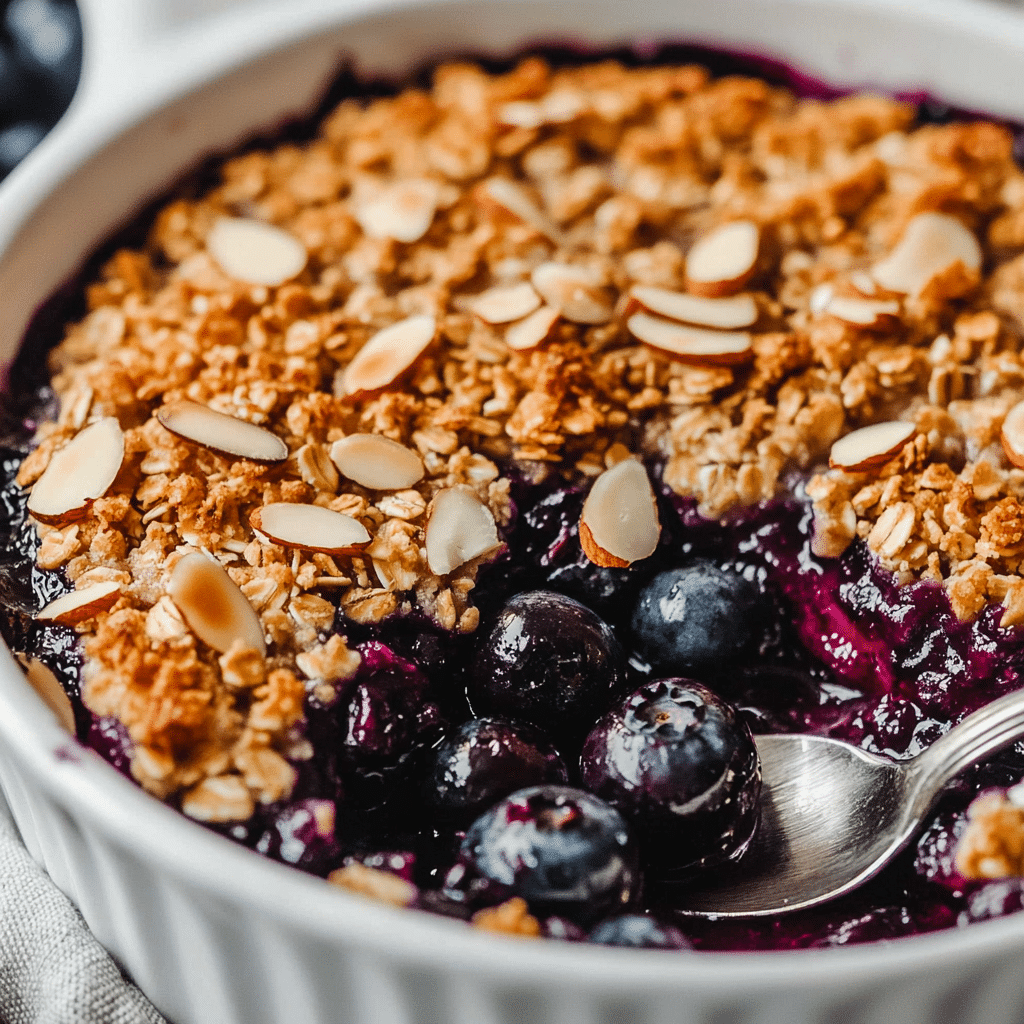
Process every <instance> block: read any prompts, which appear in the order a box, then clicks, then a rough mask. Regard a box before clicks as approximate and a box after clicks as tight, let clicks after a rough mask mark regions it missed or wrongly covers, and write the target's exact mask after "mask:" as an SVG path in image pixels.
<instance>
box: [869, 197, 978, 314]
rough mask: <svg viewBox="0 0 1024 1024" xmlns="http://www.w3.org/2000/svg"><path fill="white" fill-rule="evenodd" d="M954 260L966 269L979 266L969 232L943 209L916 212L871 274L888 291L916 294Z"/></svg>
mask: <svg viewBox="0 0 1024 1024" xmlns="http://www.w3.org/2000/svg"><path fill="white" fill-rule="evenodd" d="M956 263H962V264H963V265H964V267H965V268H966V269H967V270H969V271H977V270H979V269H980V268H981V246H980V245H978V239H977V238H975V237H974V234H973V232H971V231H969V230H968V229H967V228H966V227H964V225H963V224H962V223H961V222H960V221H959V220H957V218H956V217H951V216H950V215H949V214H947V213H919V214H917V216H916V217H913V218H912V219H911V221H910V223H909V224H908V225H907V228H906V230H905V231H904V232H903V237H902V238H901V239H900V240H899V242H897V243H896V247H895V248H894V249H893V251H892V252H891V253H889V255H888V256H887V257H886V258H885V259H883V260H881V261H880V262H879V263H876V264H875V265H874V267H872V268H871V276H872V277H873V278H874V279H875V281H877V282H878V284H880V285H881V286H882V287H883V288H888V289H889V291H893V292H903V293H904V294H907V295H917V294H918V293H919V292H921V291H922V290H923V289H924V288H925V286H926V285H927V284H928V282H929V281H931V279H932V278H933V277H935V276H936V275H937V274H941V273H942V272H943V271H944V270H948V269H949V268H950V267H952V266H953V265H954V264H956Z"/></svg>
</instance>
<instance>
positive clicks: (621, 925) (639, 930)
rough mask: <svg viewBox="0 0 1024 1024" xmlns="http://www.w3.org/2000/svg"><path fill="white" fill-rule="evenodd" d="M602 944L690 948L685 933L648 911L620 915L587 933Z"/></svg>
mask: <svg viewBox="0 0 1024 1024" xmlns="http://www.w3.org/2000/svg"><path fill="white" fill-rule="evenodd" d="M587 938H588V939H590V941H591V942H597V943H599V944H600V945H602V946H626V947H629V948H631V949H692V948H693V946H692V945H691V944H690V941H689V940H688V939H687V938H686V936H685V935H684V934H683V933H682V932H681V931H680V930H679V929H678V928H676V927H675V925H671V924H665V923H664V922H663V921H659V920H658V919H657V918H656V917H649V916H648V915H647V914H619V915H617V916H616V917H609V918H607V919H606V920H604V921H602V922H601V923H600V924H598V925H597V927H595V928H594V929H593V930H592V931H591V932H590V935H588V936H587Z"/></svg>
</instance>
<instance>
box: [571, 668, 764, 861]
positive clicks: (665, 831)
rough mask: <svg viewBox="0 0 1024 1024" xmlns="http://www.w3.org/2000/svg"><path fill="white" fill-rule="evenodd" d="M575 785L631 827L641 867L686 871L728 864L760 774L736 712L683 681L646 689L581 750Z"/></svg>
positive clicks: (750, 825) (745, 832) (745, 833)
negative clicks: (581, 785)
mask: <svg viewBox="0 0 1024 1024" xmlns="http://www.w3.org/2000/svg"><path fill="white" fill-rule="evenodd" d="M580 767H581V771H582V776H583V783H584V785H585V786H586V787H587V788H588V789H590V790H592V791H593V792H594V793H596V794H597V795H598V796H600V797H601V798H602V799H604V800H607V801H608V803H610V804H612V805H613V806H614V807H617V808H618V809H619V810H620V811H621V812H622V814H623V815H624V816H625V817H626V818H627V819H628V820H629V821H631V822H632V824H633V825H634V827H635V828H636V830H637V832H638V834H639V836H640V838H641V841H642V843H643V845H644V854H645V857H646V859H647V860H648V861H649V862H650V863H651V864H652V865H656V866H657V867H659V868H664V869H672V870H675V869H690V868H696V867H704V866H709V865H713V864H716V863H721V862H723V861H725V860H728V859H730V858H734V857H736V856H738V855H739V854H740V853H742V851H743V850H744V849H746V846H747V844H748V843H749V841H750V838H751V836H752V835H753V831H754V827H755V826H756V824H757V808H758V799H759V797H760V792H761V768H760V761H759V760H758V756H757V748H756V747H755V746H754V741H753V738H752V737H751V735H750V729H749V728H748V727H747V726H746V725H745V724H744V723H743V722H742V721H741V719H740V717H739V715H738V713H737V711H736V710H735V708H733V707H732V706H731V705H729V704H727V703H726V702H725V701H723V700H722V699H721V698H719V697H718V696H716V695H715V694H714V693H712V692H711V691H710V690H709V689H708V688H707V687H706V686H703V685H702V684H701V683H697V682H694V681H693V680H690V679H655V680H652V681H651V682H648V683H645V684H644V685H643V686H641V687H640V688H639V689H638V690H637V691H636V692H635V693H633V694H632V695H631V696H630V697H629V699H628V700H626V702H625V703H624V704H623V705H622V706H621V707H618V708H615V709H613V710H612V711H610V712H608V714H606V715H605V716H604V717H603V718H602V719H601V720H600V721H599V722H598V723H597V725H596V726H595V727H594V729H593V730H592V731H591V733H590V735H589V736H588V737H587V739H586V742H585V743H584V745H583V754H582V757H581V759H580Z"/></svg>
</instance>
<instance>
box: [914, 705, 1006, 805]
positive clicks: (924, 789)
mask: <svg viewBox="0 0 1024 1024" xmlns="http://www.w3.org/2000/svg"><path fill="white" fill-rule="evenodd" d="M1022 736H1024V690H1015V691H1014V692H1013V693H1008V694H1007V695H1006V696H1005V697H1000V698H999V700H996V701H993V702H992V703H991V704H987V705H986V706H985V707H983V708H980V709H979V710H978V711H975V712H974V713H973V714H970V715H968V716H967V717H966V718H965V719H964V720H963V721H962V722H960V723H959V724H957V725H955V726H953V728H952V729H950V730H949V732H947V733H946V734H945V735H944V736H941V737H939V739H937V740H936V741H935V742H934V743H933V744H932V745H931V746H930V747H929V748H928V749H927V750H925V751H924V752H923V753H921V754H918V755H917V757H915V758H914V759H913V761H912V762H911V765H912V768H913V771H914V773H915V775H916V776H917V781H918V785H917V791H918V793H919V794H920V795H921V796H922V797H925V796H929V797H930V795H933V794H934V793H936V792H938V790H940V789H941V788H942V787H943V786H944V785H945V784H946V783H947V782H949V780H950V779H952V778H953V776H955V775H957V774H959V773H960V772H962V771H963V770H964V769H965V768H966V767H967V766H968V765H972V764H975V763H977V762H978V761H983V760H984V759H985V758H986V757H988V756H989V755H990V754H994V753H996V751H998V750H1001V749H1002V748H1003V747H1005V746H1007V745H1008V744H1010V743H1012V742H1013V741H1014V740H1016V739H1020V738H1021V737H1022Z"/></svg>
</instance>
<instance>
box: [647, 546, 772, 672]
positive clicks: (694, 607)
mask: <svg viewBox="0 0 1024 1024" xmlns="http://www.w3.org/2000/svg"><path fill="white" fill-rule="evenodd" d="M760 603H761V602H760V594H759V592H758V588H757V585H756V584H755V583H753V582H751V581H750V580H748V579H746V577H744V576H742V575H741V574H740V573H738V572H736V571H734V570H731V569H723V568H720V567H719V566H717V565H715V564H714V563H713V562H708V561H704V560H699V561H696V562H692V563H691V564H690V565H687V566H684V567H683V568H681V569H672V570H670V571H669V572H663V573H661V574H659V575H658V576H655V578H654V579H653V580H651V582H650V583H649V584H648V585H647V586H646V587H644V589H643V590H642V591H641V592H640V597H639V599H638V600H637V603H636V607H635V609H634V611H633V620H632V632H633V639H634V643H635V645H636V648H637V651H638V653H639V654H640V656H641V657H642V658H644V659H645V660H646V661H647V662H649V663H650V664H651V665H652V666H653V667H654V669H655V670H657V671H659V672H663V673H681V674H693V673H695V674H701V673H705V672H709V671H713V670H716V669H720V668H722V667H723V666H727V665H730V664H734V663H735V662H737V661H739V660H740V659H742V658H743V657H744V655H746V654H748V653H750V652H751V651H753V650H754V649H755V648H756V646H757V641H758V639H759V637H760V636H761V633H762V632H763V629H762V625H761V614H760Z"/></svg>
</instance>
